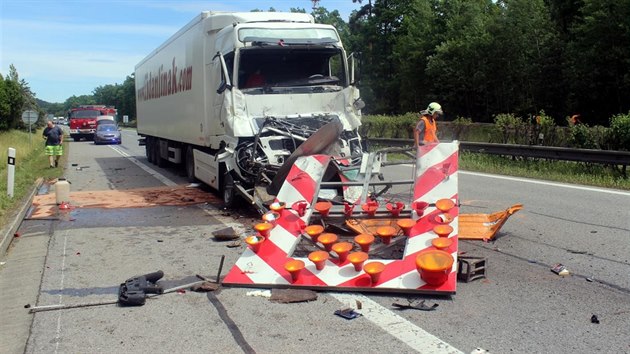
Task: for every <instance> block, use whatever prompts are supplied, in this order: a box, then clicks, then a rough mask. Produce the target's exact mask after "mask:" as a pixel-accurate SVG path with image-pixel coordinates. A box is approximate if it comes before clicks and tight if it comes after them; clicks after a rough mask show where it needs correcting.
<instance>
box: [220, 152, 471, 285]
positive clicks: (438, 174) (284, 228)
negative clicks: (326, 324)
mask: <svg viewBox="0 0 630 354" xmlns="http://www.w3.org/2000/svg"><path fill="white" fill-rule="evenodd" d="M329 162H330V157H328V156H324V155H312V156H303V157H300V158H298V159H297V160H296V161H295V164H294V165H293V166H292V167H291V170H290V171H289V173H288V175H287V177H286V179H285V182H284V183H283V185H282V187H281V188H280V191H279V193H278V196H277V198H276V202H277V203H280V204H282V205H285V206H286V208H284V209H282V210H280V211H279V212H278V213H279V218H277V219H274V221H273V223H272V225H273V227H272V228H271V230H268V228H267V230H266V231H267V232H268V235H264V236H250V237H251V239H252V240H251V241H252V242H251V243H250V246H249V247H248V248H247V249H246V250H245V252H244V253H243V254H242V255H241V257H240V258H239V259H238V261H237V262H236V264H235V265H234V267H232V269H231V270H230V271H229V272H228V274H227V275H226V277H225V279H224V280H223V284H225V285H231V286H245V287H252V286H255V287H262V288H265V287H267V288H276V287H279V288H308V289H315V290H343V291H378V292H410V293H426V294H454V293H455V290H456V284H457V274H456V273H457V272H456V270H457V247H458V245H457V239H458V226H457V217H458V214H459V203H458V199H459V198H458V190H457V181H458V171H457V170H458V167H457V166H458V144H457V143H439V144H431V145H425V146H420V147H419V148H418V150H417V163H416V169H415V171H414V172H415V180H414V181H415V187H414V193H413V200H412V201H411V204H414V203H416V202H423V201H425V202H426V203H425V204H426V205H427V207H426V209H423V211H424V213H420V215H418V213H417V212H416V211H415V210H413V211H412V212H411V213H410V214H408V215H410V218H412V219H413V227H411V228H410V231H409V232H408V235H399V234H397V235H395V236H394V240H393V241H391V244H395V243H396V244H398V240H396V238H398V239H400V241H404V242H400V244H404V251H402V255H401V257H400V258H398V259H384V258H378V259H373V258H371V255H372V253H371V251H368V252H367V253H364V256H362V257H366V258H367V260H364V264H363V266H361V265H358V263H357V262H355V263H357V265H355V264H353V263H352V262H351V258H352V257H351V256H352V254H350V255H348V256H347V257H341V256H340V255H339V254H337V253H336V252H335V251H332V252H331V251H330V250H326V251H321V250H320V251H315V252H313V253H316V252H320V253H321V254H322V255H323V256H324V259H325V260H324V261H323V263H321V264H316V263H315V262H316V261H315V260H313V261H312V260H311V259H314V258H311V257H304V256H300V255H296V253H295V251H296V248H297V247H298V246H299V244H300V242H301V241H304V240H308V241H309V242H313V243H315V241H314V240H310V239H307V237H308V236H305V235H304V232H305V231H304V230H305V228H306V226H307V225H316V224H317V223H318V222H320V223H324V224H325V223H327V218H328V217H331V216H326V215H324V214H323V213H322V212H321V211H317V212H316V211H315V209H316V205H315V204H316V203H317V195H318V192H319V187H320V184H321V182H322V179H323V176H324V174H325V171H326V169H327V167H328V164H329ZM439 200H449V202H450V203H449V204H450V207H449V208H448V210H446V211H445V210H442V209H438V207H437V206H436V202H437V201H439ZM296 204H303V205H304V206H305V208H303V209H304V210H302V212H300V211H299V210H300V208H299V207H296V206H294V205H296ZM380 208H381V209H384V208H383V206H380ZM342 209H343V206H338V205H337V206H333V209H332V210H331V211H330V214H331V215H333V214H336V215H338V214H343V211H342ZM381 212H385V211H382V210H381ZM349 213H350V214H352V213H355V215H357V216H358V215H360V216H361V217H365V215H364V213H363V212H361V211H354V212H352V211H350V212H349ZM377 214H378V212H377ZM444 214H448V215H449V219H448V220H449V222H451V221H452V223H451V227H452V229H451V232H450V234H449V235H447V236H445V237H444V238H448V239H449V240H450V241H451V244H450V246H449V247H448V248H447V249H445V250H443V251H439V250H437V249H436V248H435V247H434V246H433V245H432V240H433V239H436V238H437V234H436V232H435V231H434V229H435V226H436V225H435V222H434V221H433V220H434V219H435V218H436V217H437V216H440V215H444ZM353 216H354V215H349V216H347V217H348V218H352V217H353ZM368 218H369V216H368ZM248 239H249V238H248ZM320 239H321V238H320ZM247 241H248V240H247V239H246V242H247ZM379 241H380V242H381V244H378V246H383V247H378V248H379V249H383V248H387V247H388V246H386V244H385V243H384V242H383V241H382V240H379ZM379 241H377V242H379ZM319 243H320V242H317V246H316V247H319V248H323V247H322V246H320V245H319ZM348 243H349V242H348ZM351 246H352V248H353V251H354V250H358V249H359V247H357V245H351ZM376 246H377V245H376V244H375V248H377V247H376ZM333 249H334V246H333ZM435 252H441V254H442V255H444V256H445V257H447V258H449V259H450V262H451V263H450V265H448V264H447V265H446V266H445V268H444V269H443V270H442V269H440V270H439V271H438V272H440V273H441V274H440V276H441V277H442V279H441V281H440V282H437V285H434V284H436V282H434V283H433V284H430V283H429V282H427V281H426V280H425V278H424V277H423V276H421V274H420V272H419V271H418V268H419V267H418V266H417V264H418V259H419V258H420V256H421V255H422V256H424V255H426V254H435ZM354 253H361V252H354ZM309 255H310V254H309ZM436 262H438V261H436ZM446 263H448V262H445V263H444V264H446ZM370 265H374V267H369V266H370ZM376 265H378V267H376ZM294 266H295V268H293V267H294ZM376 269H378V272H379V273H378V276H375V275H376V274H375V273H374V271H375V270H376Z"/></svg>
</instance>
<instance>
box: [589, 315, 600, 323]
mask: <svg viewBox="0 0 630 354" xmlns="http://www.w3.org/2000/svg"><path fill="white" fill-rule="evenodd" d="M591 323H596V324H599V318H597V315H593V316H591Z"/></svg>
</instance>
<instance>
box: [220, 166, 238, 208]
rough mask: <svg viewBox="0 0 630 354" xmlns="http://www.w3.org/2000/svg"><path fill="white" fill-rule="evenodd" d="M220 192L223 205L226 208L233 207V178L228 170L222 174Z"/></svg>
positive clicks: (234, 196) (234, 197)
mask: <svg viewBox="0 0 630 354" xmlns="http://www.w3.org/2000/svg"><path fill="white" fill-rule="evenodd" d="M221 194H223V206H224V207H226V208H232V207H234V200H235V199H236V194H235V193H234V179H233V178H232V175H231V174H230V173H229V172H228V173H226V174H224V175H223V181H222V183H221Z"/></svg>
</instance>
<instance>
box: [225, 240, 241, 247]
mask: <svg viewBox="0 0 630 354" xmlns="http://www.w3.org/2000/svg"><path fill="white" fill-rule="evenodd" d="M240 246H241V240H236V241H234V242H231V243H229V244H228V245H227V247H229V248H235V247H240Z"/></svg>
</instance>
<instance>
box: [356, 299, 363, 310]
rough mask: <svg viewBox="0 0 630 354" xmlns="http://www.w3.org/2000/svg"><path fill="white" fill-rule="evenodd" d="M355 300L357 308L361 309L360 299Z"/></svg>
mask: <svg viewBox="0 0 630 354" xmlns="http://www.w3.org/2000/svg"><path fill="white" fill-rule="evenodd" d="M355 301H356V303H357V310H360V309H362V308H363V304H362V303H361V301H359V300H355Z"/></svg>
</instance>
